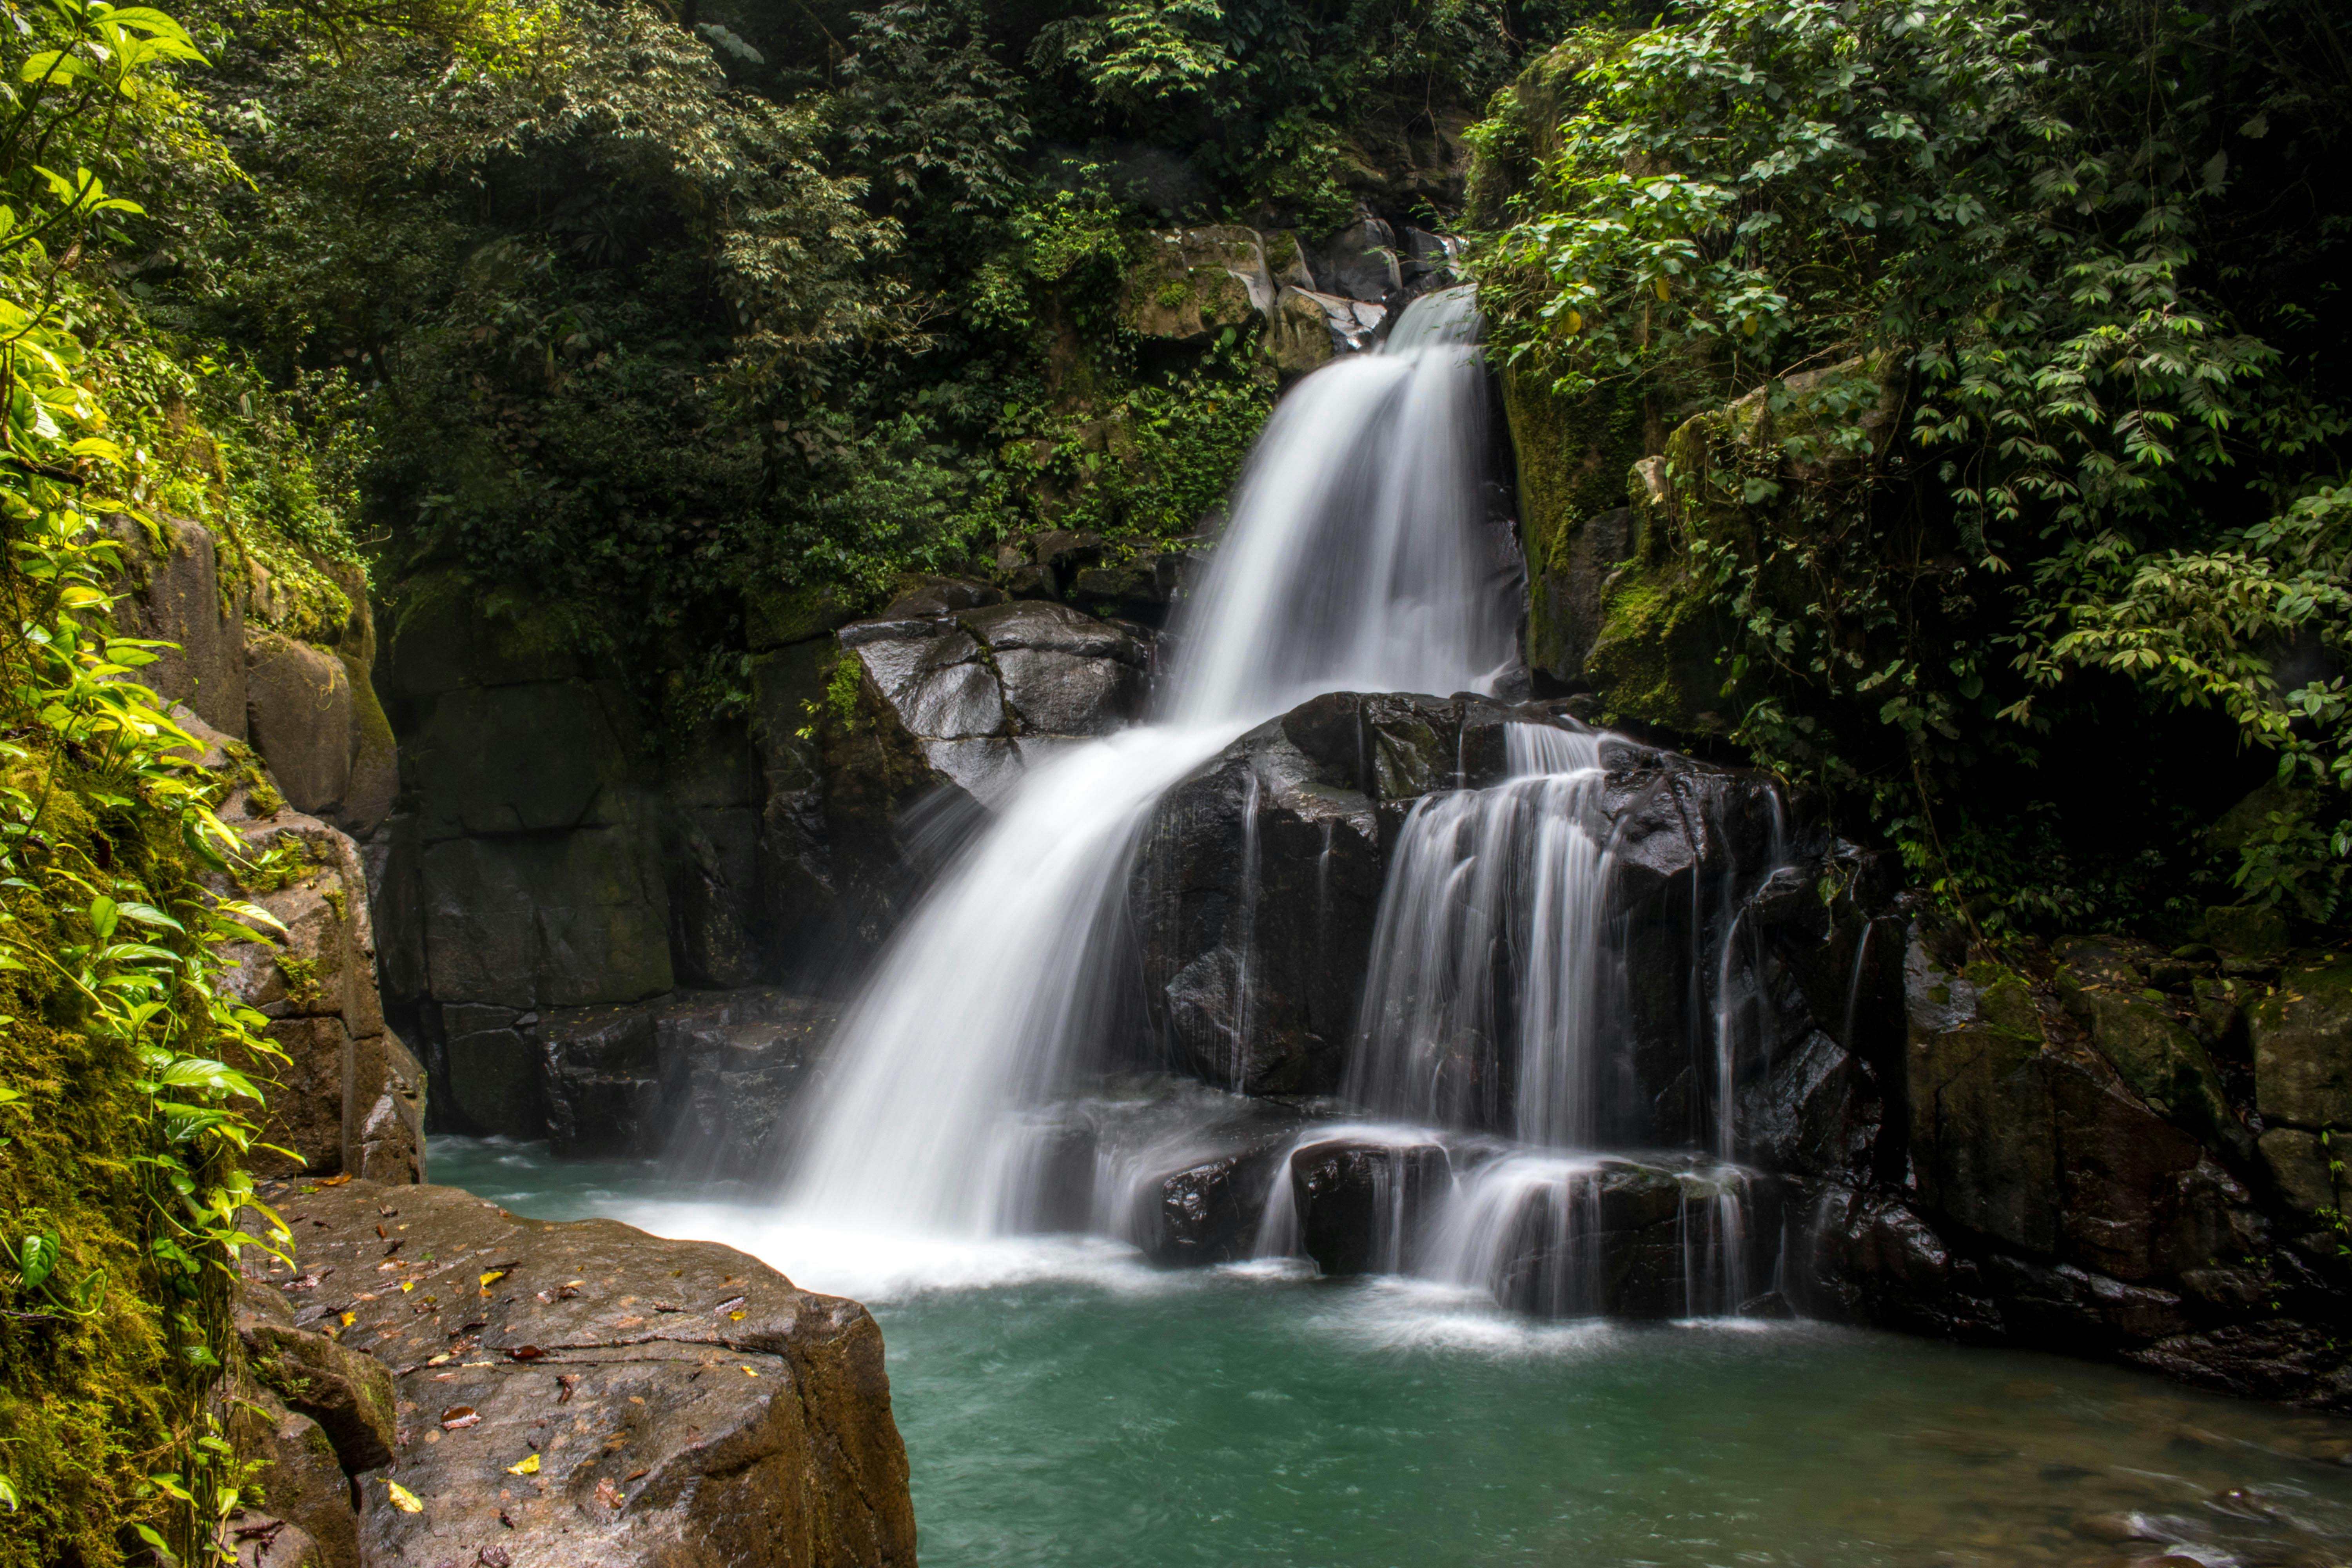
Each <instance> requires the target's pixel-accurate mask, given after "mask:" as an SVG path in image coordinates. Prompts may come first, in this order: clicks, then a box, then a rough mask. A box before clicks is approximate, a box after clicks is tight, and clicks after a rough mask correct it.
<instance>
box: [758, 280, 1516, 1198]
mask: <svg viewBox="0 0 2352 1568" xmlns="http://www.w3.org/2000/svg"><path fill="white" fill-rule="evenodd" d="M1474 325H1475V316H1474V314H1473V311H1472V306H1471V296H1470V291H1469V290H1468V289H1449V290H1445V291H1443V292H1441V293H1438V294H1433V295H1430V296H1427V297H1425V298H1423V299H1422V300H1416V301H1414V303H1413V304H1412V306H1411V307H1410V308H1409V309H1408V310H1406V312H1405V314H1404V316H1403V318H1402V320H1401V321H1399V322H1398V325H1397V328H1396V331H1395V334H1394V336H1393V337H1392V338H1391V342H1390V343H1389V344H1388V346H1387V348H1386V350H1385V351H1384V352H1382V353H1378V354H1370V355H1363V356H1358V357H1353V358H1348V359H1342V360H1339V361H1337V362H1335V363H1332V364H1330V365H1328V366H1326V367H1325V368H1324V369H1322V370H1320V371H1318V372H1317V373H1316V374H1313V375H1311V376H1308V377H1307V379H1306V380H1305V381H1304V382H1302V383H1301V384H1299V385H1298V386H1297V388H1295V389H1294V390H1293V391H1292V392H1291V393H1290V394H1289V395H1287V396H1286V397H1285V398H1284V399H1283V400H1282V402H1281V404H1280V405H1278V406H1277V407H1276V410H1275V413H1274V416H1273V417H1272V418H1271V419H1270V420H1269V421H1268V422H1267V426H1266V429H1265V434H1264V435H1263V436H1262V437H1260V438H1259V441H1258V445H1257V447H1256V449H1255V452H1254V453H1253V455H1252V457H1251V459H1250V462H1249V465H1248V467H1247V468H1246V469H1245V471H1244V475H1243V479H1242V481H1241V483H1240V485H1239V487H1238V488H1237V489H1236V491H1235V493H1234V504H1233V516H1232V521H1231V522H1230V524H1229V525H1228V526H1227V528H1226V531H1225V533H1224V537H1223V541H1222V542H1221V543H1220V545H1219V547H1218V549H1217V552H1216V554H1215V556H1214V559H1213V563H1212V564H1211V566H1210V569H1209V571H1208V573H1207V574H1206V579H1205V581H1204V582H1203V584H1202V587H1201V590H1200V592H1199V593H1198V594H1197V595H1193V597H1192V599H1191V600H1190V602H1189V603H1188V604H1187V605H1186V606H1185V609H1184V611H1183V613H1182V614H1181V616H1179V618H1178V621H1177V624H1176V625H1175V626H1174V627H1173V628H1172V629H1171V642H1172V643H1173V644H1174V646H1175V647H1176V649H1177V654H1176V659H1175V665H1174V668H1173V670H1172V672H1171V679H1170V680H1169V683H1168V686H1167V692H1168V697H1167V700H1166V701H1165V702H1164V704H1163V708H1164V717H1163V720H1162V721H1160V722H1159V723H1156V724H1153V725H1150V726H1147V727H1144V728H1140V729H1138V730H1134V731H1129V732H1127V733H1125V734H1121V735H1117V736H1113V737H1111V738H1109V739H1108V740H1105V741H1102V742H1097V743H1094V744H1091V745H1087V746H1084V747H1078V748H1074V749H1073V750H1072V751H1071V752H1069V753H1067V754H1066V755H1063V756H1059V757H1056V758H1055V759H1054V760H1052V761H1051V762H1049V763H1045V765H1043V766H1041V767H1039V768H1037V769H1035V770H1034V772H1032V773H1029V774H1028V775H1026V776H1025V777H1024V779H1022V780H1021V782H1020V783H1019V784H1018V785H1017V787H1015V788H1014V789H1013V791H1012V792H1011V793H1010V794H1009V795H1007V796H1006V797H1004V798H1003V799H1000V800H998V801H996V802H995V803H994V805H995V808H996V812H997V816H996V817H995V820H994V821H992V823H991V824H990V825H989V826H987V827H986V828H985V829H984V830H983V831H982V834H981V835H980V837H979V838H978V839H977V841H976V842H975V843H973V844H972V845H971V846H970V847H968V848H967V849H966V850H965V851H964V852H963V853H962V854H961V857H960V858H958V859H957V860H956V861H955V863H954V864H952V865H951V866H950V868H948V869H947V870H946V872H945V873H944V874H943V875H942V876H941V878H940V881H939V882H938V884H937V885H936V886H935V887H934V888H933V889H932V890H931V891H930V892H929V895H928V896H927V897H926V898H925V899H924V900H923V901H922V903H921V904H920V905H919V908H918V909H917V910H915V911H914V913H913V914H912V915H911V916H910V917H909V919H908V922H907V923H906V925H905V926H904V927H902V928H901V930H900V931H898V933H897V934H896V936H895V937H894V938H893V939H892V941H891V942H890V943H889V945H888V948H887V951H886V952H885V953H884V955H883V957H882V959H881V961H880V962H879V963H878V964H877V967H876V969H875V971H874V973H873V974H872V975H871V976H870V978H869V979H868V980H867V981H866V984H865V986H864V989H863V990H862V992H861V993H860V994H859V995H858V997H857V999H856V1001H855V1002H854V1003H853V1004H852V1005H851V1007H850V1008H849V1010H848V1012H847V1014H846V1015H845V1017H844V1018H843V1021H842V1026H841V1029H840V1032H839V1034H838V1035H837V1036H836V1039H835V1054H834V1057H833V1059H832V1063H831V1070H830V1073H829V1076H828V1078H827V1079H826V1081H825V1082H824V1085H823V1086H822V1088H821V1089H820V1090H819V1091H818V1092H817V1093H816V1094H814V1096H813V1097H812V1099H811V1101H810V1103H809V1105H808V1108H807V1110H806V1111H805V1113H804V1114H805V1120H804V1121H803V1131H802V1137H801V1139H800V1141H799V1153H798V1158H797V1160H796V1162H795V1163H794V1166H793V1171H792V1173H791V1175H790V1179H789V1185H788V1201H789V1202H790V1203H791V1204H792V1205H794V1206H796V1207H799V1208H802V1209H803V1210H805V1211H807V1212H808V1213H810V1214H812V1215H816V1216H819V1217H821V1218H822V1220H823V1221H824V1223H825V1224H828V1225H834V1226H870V1227H880V1228H890V1229H922V1230H934V1231H938V1230H946V1231H961V1232H965V1233H975V1232H978V1233H985V1232H987V1231H990V1230H992V1229H996V1228H1000V1227H1002V1226H1003V1224H1004V1223H1005V1217H1006V1216H1007V1215H1014V1214H1018V1213H1020V1212H1021V1211H1022V1200H1021V1196H1020V1194H1017V1193H1014V1192H1009V1191H1007V1190H1006V1186H1007V1184H1008V1183H1014V1182H1017V1181H1019V1180H1021V1179H1023V1178H1022V1174H1021V1173H1024V1172H1025V1171H1028V1170H1030V1169H1033V1168H1034V1162H1032V1161H1030V1160H1028V1159H1026V1158H1025V1157H1024V1156H1023V1155H1021V1154H1020V1153H1019V1152H1018V1145H1019V1143H1020V1141H1021V1139H1022V1137H1023V1126H1024V1124H1023V1121H1022V1120H1021V1112H1022V1111H1023V1110H1024V1108H1026V1107H1030V1106H1034V1104H1036V1103H1038V1102H1039V1101H1041V1100H1045V1099H1047V1098H1050V1097H1051V1096H1052V1095H1053V1094H1054V1093H1055V1091H1056V1090H1057V1089H1060V1088H1061V1087H1062V1086H1064V1085H1065V1084H1066V1082H1067V1081H1068V1080H1069V1079H1070V1076H1071V1074H1072V1073H1073V1071H1074V1070H1075V1069H1076V1067H1078V1066H1079V1065H1080V1063H1081V1062H1082V1059H1083V1058H1084V1057H1085V1055H1086V1053H1087V1050H1088V1049H1089V1048H1090V1047H1097V1046H1098V1045H1099V1044H1100V1043H1101V1042H1102V1041H1103V1038H1104V1037H1105V1035H1106V1033H1107V1032H1108V1029H1109V1027H1110V1023H1109V1007H1108V998H1107V996H1106V995H1105V993H1104V988H1103V986H1102V984H1101V980H1100V977H1101V975H1102V974H1103V973H1104V972H1105V970H1106V968H1107V965H1106V964H1105V963H1104V962H1103V961H1104V959H1105V956H1106V953H1107V951H1108V946H1109V944H1110V943H1112V942H1115V941H1116V940H1117V936H1118V921H1119V919H1120V914H1119V900H1120V894H1121V890H1122V889H1123V888H1124V887H1125V884H1126V881H1127V875H1128V870H1129V865H1130V863H1131V861H1132V858H1133V856H1134V853H1135V847H1136V841H1137V837H1138V834H1139V828H1140V826H1141V825H1142V822H1143V820H1144V818H1145V816H1146V815H1147V813H1148V812H1149V811H1150V807H1151V805H1152V803H1153V802H1154V801H1155V800H1157V799H1158V798H1159V796H1160V795H1161V794H1162V792H1164V791H1165V790H1166V789H1167V788H1168V787H1169V786H1170V785H1171V784H1174V783H1175V782H1176V781H1177V780H1179V779H1181V778H1182V777H1183V776H1184V775H1185V774H1186V773H1189V772H1190V771H1192V769H1193V768H1194V767H1196V766H1198V765H1199V764H1200V763H1202V762H1203V761H1204V760H1206V759H1207V758H1208V757H1210V756H1212V755H1213V754H1214V753H1215V752H1217V751H1218V750H1219V749H1220V748H1221V747H1223V745H1224V744H1225V743H1226V742H1228V741H1230V740H1232V739H1233V738H1234V736H1235V735H1238V734H1239V733H1241V732H1242V731H1244V730H1245V729H1247V728H1248V727H1249V726H1250V725H1251V724H1253V723H1255V722H1257V721H1262V720H1264V719H1266V718H1269V717H1271V716H1273V715H1274V714H1276V713H1279V712H1281V711H1283V710H1285V709H1286V708H1288V707H1290V706H1291V705H1293V704H1294V703H1296V702H1297V701H1299V700H1303V699H1305V698H1307V697H1310V696H1313V695H1316V694H1318V693H1320V692H1323V691H1332V690H1342V689H1356V690H1370V691H1384V690H1408V691H1410V690H1424V691H1440V692H1444V691H1457V690H1465V689H1486V688H1488V687H1489V686H1491V684H1492V683H1493V682H1494V680H1495V679H1496V678H1497V677H1499V676H1500V675H1501V674H1502V673H1504V672H1505V671H1507V669H1508V668H1510V666H1511V663H1512V659H1513V651H1512V636H1511V630H1510V627H1511V626H1512V623H1513V621H1514V619H1515V617H1516V605H1515V604H1514V602H1513V597H1512V591H1513V585H1514V584H1513V579H1512V563H1510V561H1509V560H1508V559H1507V558H1506V557H1505V556H1503V555H1501V554H1499V553H1498V551H1497V547H1496V544H1495V543H1493V542H1491V541H1490V539H1489V537H1488V531H1486V530H1485V529H1484V528H1483V527H1482V515H1481V496H1480V478H1481V473H1482V463H1483V460H1484V450H1485V411H1484V405H1483V400H1484V396H1485V389H1484V387H1483V385H1482V383H1481V372H1480V370H1479V367H1478V363H1477V359H1476V354H1475V350H1474V349H1473V348H1472V347H1471V345H1470V341H1469V340H1470V336H1471V331H1472V328H1473V327H1474Z"/></svg>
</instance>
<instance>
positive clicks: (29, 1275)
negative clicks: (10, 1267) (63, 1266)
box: [16, 1231, 58, 1290]
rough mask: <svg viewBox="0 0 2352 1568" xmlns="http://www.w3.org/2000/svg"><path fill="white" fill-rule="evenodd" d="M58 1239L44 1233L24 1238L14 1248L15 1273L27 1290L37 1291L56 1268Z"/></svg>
mask: <svg viewBox="0 0 2352 1568" xmlns="http://www.w3.org/2000/svg"><path fill="white" fill-rule="evenodd" d="M57 1268H58V1238H57V1237H55V1236H52V1235H50V1234H48V1233H47V1232H46V1231H41V1232H36V1233H35V1234H33V1235H31V1236H28V1237H25V1239H24V1241H23V1243H22V1244H21V1245H20V1246H19V1247H17V1248H16V1272H17V1274H18V1275H19V1276H20V1277H22V1279H24V1282H25V1289H27V1290H37V1289H40V1288H41V1285H42V1284H43V1282H44V1281H46V1280H47V1279H48V1277H49V1276H50V1275H52V1274H54V1273H56V1272H57Z"/></svg>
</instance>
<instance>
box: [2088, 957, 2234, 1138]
mask: <svg viewBox="0 0 2352 1568" xmlns="http://www.w3.org/2000/svg"><path fill="white" fill-rule="evenodd" d="M2053 951H2054V952H2055V954H2056V956H2057V958H2058V960H2059V964H2060V967H2059V968H2058V970H2057V972H2056V973H2055V975H2054V976H2053V984H2054V985H2055V987H2056V990H2057V993H2058V996H2059V998H2060V1001H2061V1003H2062V1005H2063V1006H2064V1007H2065V1009H2066V1011H2067V1013H2068V1014H2069V1015H2070V1016H2072V1017H2073V1018H2074V1020H2075V1022H2077V1023H2079V1024H2080V1025H2082V1026H2083V1028H2084V1031H2085V1032H2086V1033H2087V1034H2088V1035H2089V1036H2090V1038H2091V1043H2092V1045H2093V1046H2094V1047H2096V1048H2097V1050H2098V1051H2099V1054H2100V1055H2102V1056H2104V1057H2105V1058H2106V1059H2107V1061H2108V1062H2109V1063H2111V1064H2112V1065H2113V1066H2114V1068H2115V1069H2116V1072H2117V1074H2119V1075H2120V1076H2121V1077H2122V1079H2123V1080H2124V1082H2125V1083H2126V1084H2127V1085H2129V1086H2130V1088H2131V1090H2132V1092H2133V1093H2135V1094H2137V1095H2138V1096H2139V1097H2140V1098H2141V1099H2142V1100H2146V1101H2147V1103H2148V1104H2149V1105H2150V1106H2151V1107H2153V1108H2154V1109H2155V1110H2158V1112H2159V1113H2161V1114H2162V1115H2163V1116H2164V1117H2165V1119H2166V1120H2167V1121H2171V1122H2172V1123H2174V1124H2175V1125H2176V1126H2179V1127H2181V1128H2183V1129H2185V1130H2186V1131H2189V1132H2192V1133H2195V1134H2196V1135H2197V1136H2198V1137H2200V1138H2201V1139H2203V1140H2204V1141H2205V1142H2208V1143H2210V1145H2211V1146H2213V1147H2214V1148H2216V1149H2221V1150H2225V1151H2228V1152H2230V1153H2231V1154H2232V1155H2234V1156H2235V1157H2236V1158H2237V1159H2238V1160H2240V1161H2246V1160H2250V1159H2252V1155H2253V1152H2254V1141H2253V1135H2252V1133H2250V1132H2248V1131H2246V1127H2245V1123H2244V1122H2242V1121H2240V1120H2239V1118H2238V1115H2237V1113H2236V1112H2235V1111H2234V1110H2231V1105H2230V1097H2229V1094H2228V1092H2227V1091H2226V1090H2225V1089H2224V1088H2223V1087H2222V1083H2221V1073H2220V1072H2219V1071H2218V1070H2217V1069H2216V1068H2215V1067H2214V1065H2213V1060H2212V1058H2211V1057H2210V1056H2209V1055H2208V1054H2207V1053H2206V1050H2205V1047H2204V1046H2202V1045H2201V1044H2200V1043H2199V1041H2198V1039H2197V1037H2196V1035H2195V1034H2194V1033H2193V1032H2191V1030H2190V1028H2189V1025H2188V1023H2187V1022H2186V1021H2185V1019H2184V1016H2183V1015H2189V1013H2190V1007H2191V1004H2189V1002H2188V1001H2187V1000H2185V999H2180V1000H2176V999H2175V998H2173V997H2171V996H2168V994H2166V993H2164V992H2161V991H2158V990H2156V989H2155V988H2153V987H2152V986H2151V985H2150V984H2148V981H2149V973H2148V969H2149V962H2148V961H2149V960H2150V958H2152V957H2153V956H2155V955H2154V954H2153V953H2152V952H2150V951H2149V950H2147V949H2145V948H2143V947H2141V946H2140V945H2139V944H2135V943H2131V942H2124V941H2121V940H2119V939H2116V938H2108V937H2068V938H2064V939H2063V940H2062V941H2060V942H2058V944H2057V946H2056V947H2055V949H2054V950H2053ZM2192 1016H2193V1015H2192Z"/></svg>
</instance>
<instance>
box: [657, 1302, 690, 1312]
mask: <svg viewBox="0 0 2352 1568" xmlns="http://www.w3.org/2000/svg"><path fill="white" fill-rule="evenodd" d="M654 1310H655V1311H656V1312H683V1311H685V1310H686V1309H685V1308H683V1307H681V1306H679V1305H678V1304H677V1302H675V1301H656V1302H655V1303H654Z"/></svg>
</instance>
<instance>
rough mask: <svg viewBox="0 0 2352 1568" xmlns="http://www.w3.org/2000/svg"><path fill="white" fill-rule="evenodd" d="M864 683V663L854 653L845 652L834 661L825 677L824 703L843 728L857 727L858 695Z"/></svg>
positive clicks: (851, 728)
mask: <svg viewBox="0 0 2352 1568" xmlns="http://www.w3.org/2000/svg"><path fill="white" fill-rule="evenodd" d="M865 684H866V665H865V662H864V661H863V660H861V659H860V658H858V657H857V656H856V654H849V653H845V654H843V655H842V656H841V658H838V659H836V660H835V661H834V666H833V673H832V674H831V675H829V676H827V677H826V678H825V682H824V704H825V706H826V707H827V708H829V709H831V710H833V716H834V717H835V719H836V720H838V721H840V723H841V726H842V728H843V729H845V730H848V731H853V732H854V731H856V728H857V710H858V697H859V695H860V693H861V692H862V691H863V690H864V688H865Z"/></svg>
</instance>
